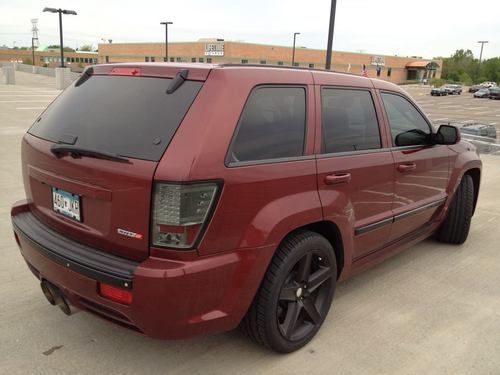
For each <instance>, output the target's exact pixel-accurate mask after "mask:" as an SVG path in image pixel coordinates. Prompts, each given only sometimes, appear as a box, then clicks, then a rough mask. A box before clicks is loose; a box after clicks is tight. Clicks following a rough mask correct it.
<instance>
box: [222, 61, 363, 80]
mask: <svg viewBox="0 0 500 375" xmlns="http://www.w3.org/2000/svg"><path fill="white" fill-rule="evenodd" d="M217 65H218V66H220V67H229V68H230V67H249V68H273V69H290V70H291V69H298V70H307V71H314V72H326V73H339V74H347V75H351V76H356V77H362V76H361V75H360V74H356V73H349V72H340V71H338V70H326V69H320V68H309V67H305V66H289V65H274V64H242V63H222V64H217Z"/></svg>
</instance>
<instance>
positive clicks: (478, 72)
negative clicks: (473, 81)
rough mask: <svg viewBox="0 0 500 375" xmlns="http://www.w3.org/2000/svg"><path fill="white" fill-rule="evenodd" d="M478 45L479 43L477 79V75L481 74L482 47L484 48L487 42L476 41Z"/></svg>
mask: <svg viewBox="0 0 500 375" xmlns="http://www.w3.org/2000/svg"><path fill="white" fill-rule="evenodd" d="M478 43H481V53H480V54H479V65H478V67H477V75H478V77H479V75H480V74H481V60H482V58H483V47H484V44H485V43H488V41H487V40H480V41H478Z"/></svg>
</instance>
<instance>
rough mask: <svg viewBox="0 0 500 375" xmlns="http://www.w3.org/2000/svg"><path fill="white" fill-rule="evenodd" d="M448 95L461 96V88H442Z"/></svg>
mask: <svg viewBox="0 0 500 375" xmlns="http://www.w3.org/2000/svg"><path fill="white" fill-rule="evenodd" d="M444 89H445V90H446V92H447V93H448V94H449V95H460V94H462V86H460V85H446V86H445V87H444Z"/></svg>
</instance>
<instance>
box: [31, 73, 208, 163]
mask: <svg viewBox="0 0 500 375" xmlns="http://www.w3.org/2000/svg"><path fill="white" fill-rule="evenodd" d="M170 82H171V79H160V78H145V77H123V76H122V77H120V76H91V78H89V79H88V80H87V81H85V82H84V83H82V84H81V85H80V86H78V87H75V86H74V85H72V86H71V87H69V88H68V89H67V90H65V91H64V92H63V93H62V94H61V95H60V96H59V97H58V98H57V99H56V100H55V101H54V102H53V103H52V104H51V105H50V107H49V108H48V109H47V110H46V111H45V112H44V113H43V114H42V116H41V117H40V120H39V121H38V122H35V124H34V125H33V126H32V127H31V129H30V130H29V132H30V133H31V134H33V135H35V136H37V137H40V138H43V139H46V140H49V141H52V142H58V141H59V140H60V139H62V138H63V137H64V136H73V137H75V136H76V137H77V141H76V145H77V146H81V147H87V148H92V149H95V150H98V151H104V152H110V153H113V154H118V155H122V156H128V157H131V158H137V159H145V160H155V161H157V160H159V159H160V158H161V156H162V154H163V152H164V151H165V149H166V148H167V146H168V144H169V142H170V140H171V139H172V137H173V135H174V133H175V131H176V130H177V127H178V126H179V124H180V122H181V121H182V119H183V118H184V115H185V114H186V112H187V110H188V109H189V107H190V105H191V103H192V102H193V100H194V98H195V97H196V95H197V93H198V91H199V90H200V88H201V86H202V83H200V82H192V81H186V82H185V83H184V84H183V85H182V86H180V87H179V88H178V89H177V90H176V91H175V92H174V93H172V94H169V95H167V94H166V90H167V87H168V86H169V84H170Z"/></svg>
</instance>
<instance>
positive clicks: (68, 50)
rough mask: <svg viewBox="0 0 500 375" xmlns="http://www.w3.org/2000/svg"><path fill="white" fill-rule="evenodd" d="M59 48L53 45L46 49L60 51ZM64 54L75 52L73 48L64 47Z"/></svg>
mask: <svg viewBox="0 0 500 375" xmlns="http://www.w3.org/2000/svg"><path fill="white" fill-rule="evenodd" d="M60 48H61V47H60V46H59V45H58V44H53V45H51V46H48V47H47V49H60ZM63 51H64V52H75V50H74V49H73V48H70V47H64V48H63Z"/></svg>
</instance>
